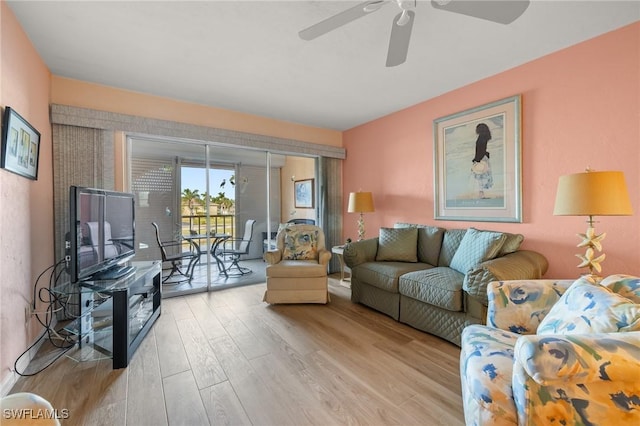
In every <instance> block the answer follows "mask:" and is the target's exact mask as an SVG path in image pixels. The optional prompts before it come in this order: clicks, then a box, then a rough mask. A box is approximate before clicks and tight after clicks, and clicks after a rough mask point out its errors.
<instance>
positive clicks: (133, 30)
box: [3, 0, 640, 130]
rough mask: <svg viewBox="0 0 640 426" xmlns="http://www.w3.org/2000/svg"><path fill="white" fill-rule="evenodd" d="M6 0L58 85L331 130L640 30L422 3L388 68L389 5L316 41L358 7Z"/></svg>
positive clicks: (613, 13)
mask: <svg viewBox="0 0 640 426" xmlns="http://www.w3.org/2000/svg"><path fill="white" fill-rule="evenodd" d="M454 1H456V0H454ZM7 3H8V5H9V7H10V8H11V9H12V10H13V12H14V13H15V14H16V16H17V18H18V20H19V21H20V23H21V25H22V27H23V28H24V30H25V31H26V33H27V34H28V36H29V38H30V39H31V41H32V42H33V44H34V45H35V47H36V49H37V50H38V52H39V54H40V55H41V56H42V58H43V60H44V61H45V63H46V64H47V66H48V67H49V68H50V70H51V72H52V73H53V74H55V75H59V76H63V77H69V78H73V79H79V80H84V81H89V82H94V83H99V84H104V85H108V86H113V87H119V88H123V89H128V90H133V91H136V92H142V93H148V94H153V95H158V96H163V97H168V98H173V99H178V100H183V101H187V102H193V103H198V104H203V105H209V106H215V107H221V108H225V109H229V110H235V111H240V112H245V113H250V114H256V115H260V116H265V117H271V118H275V119H280V120H285V121H289V122H294V123H300V124H306V125H311V126H317V127H322V128H328V129H336V130H345V129H349V128H352V127H355V126H357V125H360V124H363V123H365V122H368V121H370V120H373V119H376V118H378V117H381V116H384V115H386V114H389V113H391V112H394V111H397V110H400V109H403V108H406V107H409V106H411V105H415V104H417V103H420V102H422V101H425V100H427V99H431V98H433V97H436V96H438V95H441V94H443V93H446V92H448V91H451V90H453V89H456V88H459V87H462V86H464V85H467V84H470V83H472V82H474V81H477V80H480V79H482V78H485V77H488V76H490V75H493V74H496V73H499V72H501V71H504V70H507V69H510V68H513V67H515V66H518V65H520V64H523V63H525V62H528V61H531V60H533V59H535V58H538V57H541V56H543V55H546V54H548V53H550V52H553V51H556V50H559V49H562V48H564V47H567V46H570V45H573V44H575V43H578V42H580V41H583V40H586V39H589V38H592V37H594V36H597V35H599V34H602V33H604V32H608V31H611V30H614V29H616V28H619V27H621V26H624V25H627V24H629V23H632V22H634V21H637V20H640V1H637V0H626V1H612V0H606V1H543V0H533V1H532V2H531V4H530V6H529V8H528V9H527V10H526V11H525V13H524V14H523V15H522V16H521V17H520V18H518V19H517V20H516V21H515V22H513V23H512V24H510V25H502V24H497V23H493V22H489V21H484V20H481V19H477V18H472V17H468V16H464V15H460V14H455V13H451V12H447V11H443V10H438V9H435V8H433V7H432V6H431V4H430V2H429V1H418V2H417V6H416V8H415V13H416V20H415V23H414V26H413V33H412V39H411V45H410V47H409V53H408V58H407V61H406V62H405V63H404V64H402V65H400V66H398V67H393V68H386V67H385V60H386V54H387V48H388V42H389V35H390V30H391V22H392V19H393V17H394V16H395V15H396V14H397V13H398V11H399V10H398V8H397V6H396V5H395V4H393V3H390V4H388V5H386V6H385V7H383V8H382V9H380V10H379V11H377V12H375V13H373V14H370V15H368V16H365V17H363V18H361V19H359V20H357V21H354V22H352V23H350V24H348V25H346V26H344V27H342V28H339V29H337V30H335V31H333V32H331V33H329V34H326V35H324V36H322V37H319V38H317V39H315V40H313V41H304V40H302V39H300V38H299V37H298V31H299V30H301V29H304V28H306V27H308V26H310V25H312V24H315V23H317V22H319V21H321V20H323V19H325V18H327V17H329V16H332V15H334V14H336V13H338V12H340V11H342V10H344V9H346V8H348V7H351V6H353V5H355V4H358V3H359V2H353V1H333V2H329V1H267V0H263V1H239V0H236V1H196V2H186V1H135V2H134V1H106V2H104V1H55V0H53V1H51V0H48V1H8V2H7ZM3 43H5V40H3ZM594 60H597V58H594Z"/></svg>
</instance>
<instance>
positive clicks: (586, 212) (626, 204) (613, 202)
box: [553, 171, 633, 216]
mask: <svg viewBox="0 0 640 426" xmlns="http://www.w3.org/2000/svg"><path fill="white" fill-rule="evenodd" d="M553 214H554V215H557V216H629V215H631V214H633V211H632V209H631V201H630V200H629V193H628V191H627V184H626V182H625V180H624V174H623V173H622V172H615V171H606V172H595V171H587V172H584V173H575V174H571V175H565V176H560V180H559V181H558V192H557V193H556V204H555V207H554V209H553Z"/></svg>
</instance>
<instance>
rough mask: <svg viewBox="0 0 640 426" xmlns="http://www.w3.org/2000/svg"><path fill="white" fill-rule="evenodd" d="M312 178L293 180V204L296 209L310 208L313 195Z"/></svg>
mask: <svg viewBox="0 0 640 426" xmlns="http://www.w3.org/2000/svg"><path fill="white" fill-rule="evenodd" d="M314 195H315V194H314V186H313V179H304V180H296V181H294V182H293V196H294V206H295V208H297V209H312V208H313V206H314V205H313V201H314V199H315V196H314Z"/></svg>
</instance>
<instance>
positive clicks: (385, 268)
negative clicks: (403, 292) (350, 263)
mask: <svg viewBox="0 0 640 426" xmlns="http://www.w3.org/2000/svg"><path fill="white" fill-rule="evenodd" d="M428 268H432V266H431V265H427V264H426V263H419V262H416V263H408V262H367V263H362V264H360V265H358V266H356V267H354V268H353V269H352V270H351V272H352V273H353V275H352V277H354V278H352V280H353V279H355V278H357V280H358V281H360V282H364V283H367V284H369V285H371V286H374V287H377V288H379V289H381V290H384V291H389V292H391V293H397V292H398V279H399V278H400V276H401V275H404V274H407V273H409V272H413V271H418V270H421V269H428Z"/></svg>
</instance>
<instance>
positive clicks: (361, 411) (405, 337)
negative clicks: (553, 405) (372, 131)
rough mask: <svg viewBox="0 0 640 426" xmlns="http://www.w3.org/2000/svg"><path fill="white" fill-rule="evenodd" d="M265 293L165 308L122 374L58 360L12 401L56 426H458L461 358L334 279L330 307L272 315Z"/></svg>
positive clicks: (20, 386) (245, 291)
mask: <svg viewBox="0 0 640 426" xmlns="http://www.w3.org/2000/svg"><path fill="white" fill-rule="evenodd" d="M265 287H266V286H265V285H264V284H257V285H251V286H246V287H237V288H231V289H227V290H221V291H216V292H211V293H208V294H205V293H200V294H191V295H188V296H183V297H176V298H170V299H164V300H163V305H162V314H161V315H160V318H159V320H158V322H157V323H156V324H155V325H154V327H153V329H152V330H151V332H150V333H149V335H148V336H147V337H146V338H145V340H144V341H143V343H142V345H141V346H140V348H139V349H138V351H137V352H136V354H135V355H134V357H133V359H132V361H131V363H130V364H129V367H128V368H126V369H120V370H112V369H111V360H99V361H86V362H76V361H73V360H72V359H69V358H68V357H66V356H64V357H62V358H60V359H59V360H58V361H56V362H55V363H54V364H53V365H52V366H51V367H49V368H47V369H46V370H45V371H44V372H42V373H39V374H37V375H35V376H33V377H23V378H20V380H19V381H18V383H17V384H16V385H15V386H14V389H13V390H12V393H13V392H19V391H30V392H35V393H38V394H40V395H42V396H44V397H45V398H47V399H48V400H49V401H51V403H52V404H53V406H54V407H56V408H58V409H63V408H66V409H68V410H69V418H68V419H66V420H63V425H131V426H142V425H150V426H151V425H153V426H157V425H167V424H169V425H189V426H199V425H209V424H210V425H344V424H349V425H462V424H464V419H463V414H462V402H461V396H460V376H459V367H458V366H459V361H458V359H459V356H460V350H459V348H458V347H456V346H455V345H453V344H451V343H449V342H446V341H444V340H441V339H439V338H437V337H433V336H431V335H429V334H426V333H422V332H420V331H417V330H415V329H412V328H411V327H408V326H405V325H403V324H400V323H398V322H396V321H394V320H392V319H391V318H388V317H386V316H384V315H382V314H379V313H377V312H375V311H373V310H371V309H368V308H366V307H364V306H361V305H356V304H353V303H351V301H350V300H349V294H350V290H349V289H348V288H345V287H342V286H341V285H340V284H339V280H337V279H334V278H330V292H331V303H329V304H328V305H326V306H325V305H274V306H269V305H267V304H265V303H263V302H262V295H263V293H264V290H265ZM43 350H45V349H44V348H43Z"/></svg>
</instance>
